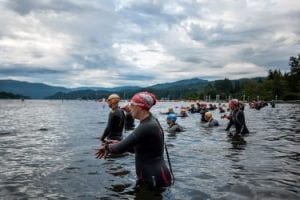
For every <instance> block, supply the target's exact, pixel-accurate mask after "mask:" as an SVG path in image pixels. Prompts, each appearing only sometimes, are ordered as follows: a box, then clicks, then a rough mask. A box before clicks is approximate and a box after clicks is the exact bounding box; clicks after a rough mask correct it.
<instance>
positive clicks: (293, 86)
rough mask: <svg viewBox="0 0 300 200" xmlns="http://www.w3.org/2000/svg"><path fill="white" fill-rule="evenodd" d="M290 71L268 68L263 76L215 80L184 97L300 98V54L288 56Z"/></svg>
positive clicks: (224, 98)
mask: <svg viewBox="0 0 300 200" xmlns="http://www.w3.org/2000/svg"><path fill="white" fill-rule="evenodd" d="M289 66H290V71H289V72H285V73H282V72H281V71H280V69H275V70H269V72H268V76H267V77H265V78H253V79H239V80H229V79H227V78H225V79H224V80H216V81H213V82H210V83H209V84H208V85H207V86H206V87H204V89H203V90H202V91H193V92H189V93H186V94H185V96H184V98H185V99H207V97H208V96H210V97H211V98H212V99H214V98H216V96H217V95H219V98H220V99H221V100H222V99H223V100H226V99H228V98H238V99H241V100H243V99H244V100H257V99H259V100H267V101H268V100H272V99H280V100H300V54H299V55H298V56H297V57H294V56H292V57H290V60H289Z"/></svg>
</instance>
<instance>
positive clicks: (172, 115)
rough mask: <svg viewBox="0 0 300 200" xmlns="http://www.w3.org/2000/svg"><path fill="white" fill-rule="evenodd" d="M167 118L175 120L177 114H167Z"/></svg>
mask: <svg viewBox="0 0 300 200" xmlns="http://www.w3.org/2000/svg"><path fill="white" fill-rule="evenodd" d="M167 119H169V120H171V121H172V122H176V120H177V116H176V115H175V114H174V113H171V114H168V116H167Z"/></svg>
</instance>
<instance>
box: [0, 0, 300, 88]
mask: <svg viewBox="0 0 300 200" xmlns="http://www.w3.org/2000/svg"><path fill="white" fill-rule="evenodd" d="M0 12H1V17H0V26H1V29H0V78H6V77H10V78H14V79H19V80H27V81H30V80H32V81H38V82H47V83H53V84H62V85H63V86H71V87H72V86H107V87H113V86H121V85H139V86H147V85H151V84H156V83H161V82H170V81H176V80H179V79H183V78H192V77H202V78H203V77H206V78H207V79H210V80H212V79H217V78H218V79H219V78H221V79H222V78H224V77H227V78H241V77H244V76H247V77H251V76H264V75H266V73H267V70H268V69H274V68H276V67H278V68H281V69H283V71H288V70H289V66H288V59H289V57H290V56H294V55H297V54H298V53H299V49H300V27H299V25H298V23H299V22H298V21H299V18H300V2H298V1H293V0H266V1H257V0H247V1H244V0H243V1H234V0H229V1H171V0H166V1H148V0H138V1H137V0H132V1H131V0H130V1H122V0H113V1H111V0H104V1H98V0H91V1H84V0H66V1H59V0H47V1H35V0H23V1H19V0H2V1H0Z"/></svg>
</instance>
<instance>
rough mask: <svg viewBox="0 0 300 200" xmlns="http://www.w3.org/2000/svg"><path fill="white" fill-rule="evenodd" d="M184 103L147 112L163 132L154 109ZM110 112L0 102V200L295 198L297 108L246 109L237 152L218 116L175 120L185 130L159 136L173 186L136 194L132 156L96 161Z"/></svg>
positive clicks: (65, 104) (299, 195)
mask: <svg viewBox="0 0 300 200" xmlns="http://www.w3.org/2000/svg"><path fill="white" fill-rule="evenodd" d="M182 105H189V104H188V103H185V102H172V103H158V105H156V106H154V107H153V114H154V115H155V116H157V118H158V119H159V120H160V122H161V124H162V126H163V127H164V128H166V127H167V126H166V123H165V117H166V116H165V115H160V114H159V111H166V110H167V109H168V108H169V107H170V106H174V107H176V108H177V109H175V110H177V111H178V110H179V108H178V107H180V106H182ZM108 112H109V109H108V107H107V106H105V105H103V104H101V103H99V102H95V101H46V100H25V101H24V102H21V101H14V100H2V101H0V156H1V160H0V199H147V198H148V199H180V200H182V199H300V105H299V104H298V105H296V104H278V105H276V108H271V107H266V108H263V109H261V110H260V111H257V110H250V109H249V108H248V107H246V109H245V116H246V121H247V125H248V128H249V130H250V131H251V134H250V135H249V136H248V137H246V138H245V140H246V141H247V144H246V145H241V146H237V147H236V146H233V145H232V143H231V141H230V139H229V138H228V137H227V135H226V132H225V131H224V129H225V127H226V124H227V121H226V120H223V119H220V114H219V113H218V111H213V115H214V117H215V118H216V119H217V120H218V121H219V123H220V126H219V127H217V128H207V127H206V126H207V125H206V124H202V123H200V115H199V114H189V117H187V118H184V119H181V118H179V119H178V123H179V124H181V125H182V126H184V127H185V128H186V132H183V133H179V134H177V136H176V137H168V136H165V138H166V139H165V141H166V143H167V146H168V150H169V154H170V158H171V162H172V167H173V172H174V175H175V178H176V181H175V184H174V185H172V186H171V187H170V188H168V189H166V190H165V191H163V192H161V193H159V194H158V193H155V194H152V193H150V192H148V191H136V190H135V189H134V186H135V168H134V155H132V154H129V155H127V156H124V157H120V158H109V159H106V160H98V159H95V156H94V153H95V149H96V148H97V147H98V146H99V144H100V142H99V136H100V135H101V134H102V131H103V129H104V128H105V126H106V121H107V116H108ZM128 134H130V133H129V132H126V133H125V135H128Z"/></svg>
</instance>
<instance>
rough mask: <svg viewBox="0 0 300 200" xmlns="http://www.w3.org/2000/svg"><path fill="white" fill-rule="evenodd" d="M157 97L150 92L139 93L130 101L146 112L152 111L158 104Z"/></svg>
mask: <svg viewBox="0 0 300 200" xmlns="http://www.w3.org/2000/svg"><path fill="white" fill-rule="evenodd" d="M156 101H157V99H156V97H155V95H154V94H152V93H150V92H139V93H136V94H135V95H133V97H132V98H131V100H130V103H133V104H134V105H137V106H139V107H141V108H142V109H145V110H150V108H151V107H152V106H154V105H155V104H156Z"/></svg>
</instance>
